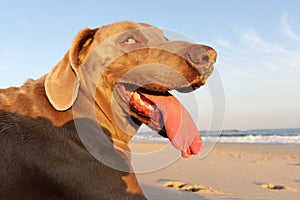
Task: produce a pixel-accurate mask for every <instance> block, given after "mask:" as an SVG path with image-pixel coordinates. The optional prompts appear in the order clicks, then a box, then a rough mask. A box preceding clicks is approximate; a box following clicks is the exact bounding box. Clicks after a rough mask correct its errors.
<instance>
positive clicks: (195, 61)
mask: <svg viewBox="0 0 300 200" xmlns="http://www.w3.org/2000/svg"><path fill="white" fill-rule="evenodd" d="M216 57H217V53H216V51H215V50H214V49H213V48H211V47H209V46H204V45H199V44H194V45H191V46H190V47H189V48H188V49H187V52H186V58H187V60H188V61H189V63H190V64H191V65H192V66H193V67H195V68H196V69H197V70H201V71H203V70H207V69H209V68H210V67H211V65H212V64H213V63H215V62H216Z"/></svg>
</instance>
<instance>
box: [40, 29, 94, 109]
mask: <svg viewBox="0 0 300 200" xmlns="http://www.w3.org/2000/svg"><path fill="white" fill-rule="evenodd" d="M95 32H96V30H95V29H94V30H91V29H83V30H81V31H80V32H79V33H78V34H77V36H76V37H75V39H74V40H73V43H72V45H71V48H70V51H68V52H67V53H66V54H65V56H64V58H63V59H62V60H61V61H60V62H59V63H58V64H57V65H56V66H55V67H54V68H53V69H52V70H51V72H50V73H49V74H48V75H47V77H46V80H45V90H46V95H47V97H48V99H49V101H50V103H51V104H52V106H53V107H54V108H55V109H56V110H59V111H64V110H67V109H69V108H70V107H71V106H72V105H73V104H74V102H75V100H76V98H77V95H78V91H79V84H80V80H79V76H78V71H79V67H80V65H81V63H82V62H83V60H84V58H85V57H86V56H87V53H88V49H89V47H90V44H91V43H92V41H93V36H94V34H95Z"/></svg>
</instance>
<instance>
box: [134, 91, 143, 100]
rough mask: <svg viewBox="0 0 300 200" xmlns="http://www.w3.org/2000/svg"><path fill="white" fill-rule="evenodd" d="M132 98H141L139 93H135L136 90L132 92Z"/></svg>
mask: <svg viewBox="0 0 300 200" xmlns="http://www.w3.org/2000/svg"><path fill="white" fill-rule="evenodd" d="M133 98H135V99H141V98H140V95H139V93H137V92H134V93H133Z"/></svg>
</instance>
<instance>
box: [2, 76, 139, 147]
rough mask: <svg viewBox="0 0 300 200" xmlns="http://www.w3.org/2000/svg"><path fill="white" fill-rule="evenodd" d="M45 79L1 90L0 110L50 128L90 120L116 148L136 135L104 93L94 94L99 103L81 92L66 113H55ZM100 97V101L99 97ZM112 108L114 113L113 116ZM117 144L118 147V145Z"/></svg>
mask: <svg viewBox="0 0 300 200" xmlns="http://www.w3.org/2000/svg"><path fill="white" fill-rule="evenodd" d="M45 78H46V76H43V77H41V78H39V79H37V80H32V79H30V80H28V81H27V82H26V83H25V84H24V85H23V86H21V87H11V88H7V89H0V109H1V110H4V111H6V112H12V113H18V114H20V115H25V116H28V117H31V118H37V117H44V118H47V119H49V120H50V121H51V122H52V123H53V125H55V126H62V125H64V124H66V123H67V122H69V121H71V120H73V119H76V118H89V119H93V120H95V121H97V123H98V124H99V125H100V126H101V127H103V128H105V129H106V130H108V132H109V133H111V135H110V136H109V137H110V138H111V139H112V140H113V141H114V143H115V144H116V145H117V146H122V144H124V145H126V144H127V143H128V142H129V141H130V139H131V138H132V136H133V135H134V134H135V133H136V132H137V129H138V128H139V126H138V125H135V124H133V123H130V122H129V121H128V119H127V118H128V116H126V114H124V112H123V111H122V108H121V106H120V105H119V104H118V103H114V102H111V99H110V98H103V97H104V96H109V95H112V94H107V91H101V90H99V91H97V96H98V97H99V101H96V102H95V101H94V100H93V101H91V100H90V97H89V94H86V93H85V92H84V91H86V90H84V89H80V90H79V93H78V98H77V100H76V102H75V103H74V105H73V106H72V107H71V108H70V109H68V110H66V111H57V110H56V109H55V108H54V107H53V106H52V105H51V103H50V102H49V100H48V98H47V96H46V92H45V88H44V82H45ZM100 97H102V98H100ZM112 108H113V109H114V110H115V112H114V113H117V114H113V111H112ZM118 144H119V145H118Z"/></svg>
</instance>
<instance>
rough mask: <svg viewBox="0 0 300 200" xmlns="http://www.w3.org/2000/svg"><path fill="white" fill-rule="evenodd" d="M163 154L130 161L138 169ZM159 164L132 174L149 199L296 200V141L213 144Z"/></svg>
mask: <svg viewBox="0 0 300 200" xmlns="http://www.w3.org/2000/svg"><path fill="white" fill-rule="evenodd" d="M165 146H166V144H165V143H137V142H133V143H131V149H132V151H133V152H139V153H141V152H143V153H144V152H152V151H156V150H157V149H163V148H165ZM163 154H166V153H165V152H161V153H159V154H158V155H154V156H152V158H151V159H150V160H151V161H150V162H149V161H142V163H141V161H138V162H140V163H138V162H136V163H133V164H134V165H135V166H137V165H140V166H138V167H137V169H138V171H140V172H141V171H142V170H141V168H140V167H141V166H145V167H146V168H147V167H148V166H150V165H151V164H153V165H154V164H157V162H159V163H162V160H161V158H160V156H162V157H163V156H167V157H168V155H163ZM147 156H148V155H147ZM148 157H149V156H148ZM167 157H166V158H167ZM163 159H164V158H163ZM147 162H148V163H147ZM163 165H164V166H163V167H161V169H159V170H154V171H153V172H147V173H138V174H137V177H138V180H139V183H140V185H141V186H142V188H143V190H144V193H145V195H146V196H147V198H148V199H150V200H151V199H154V200H169V199H170V200H176V199H178V200H179V199H180V200H182V199H184V200H194V199H197V200H201V199H266V200H269V199H272V200H274V199H288V200H293V199H300V145H294V146H293V145H266V144H262V145H260V144H217V145H216V146H215V147H214V148H213V150H212V151H211V152H210V153H209V154H208V155H207V156H206V157H205V158H203V159H200V158H199V157H198V156H193V157H191V158H188V159H183V158H179V159H176V160H175V161H174V162H173V163H172V164H169V165H167V166H165V165H166V164H163ZM150 171H151V170H150Z"/></svg>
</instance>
